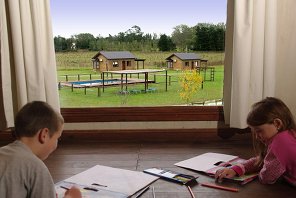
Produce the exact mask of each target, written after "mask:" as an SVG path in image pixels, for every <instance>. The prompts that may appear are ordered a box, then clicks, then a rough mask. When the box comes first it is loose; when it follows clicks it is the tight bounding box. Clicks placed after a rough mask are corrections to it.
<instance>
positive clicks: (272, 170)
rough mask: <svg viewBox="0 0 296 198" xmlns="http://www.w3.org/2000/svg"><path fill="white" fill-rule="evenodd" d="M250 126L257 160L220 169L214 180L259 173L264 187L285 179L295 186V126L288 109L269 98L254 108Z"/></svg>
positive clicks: (250, 116) (256, 104) (278, 100)
mask: <svg viewBox="0 0 296 198" xmlns="http://www.w3.org/2000/svg"><path fill="white" fill-rule="evenodd" d="M247 124H248V126H249V127H250V128H251V130H252V133H253V144H254V149H255V153H256V157H253V158H251V159H249V160H247V161H246V162H244V163H243V164H238V165H235V166H232V167H230V168H224V169H220V170H218V171H217V172H216V174H215V178H216V179H217V180H218V181H220V182H221V181H222V179H223V178H232V177H234V176H241V175H244V174H245V173H253V172H259V175H258V176H259V180H260V182H261V183H263V184H273V183H275V182H276V181H277V180H278V179H279V178H281V177H283V178H284V179H286V180H287V181H288V182H289V183H290V184H292V185H294V186H296V132H295V131H296V125H295V121H294V119H293V116H292V113H291V112H290V110H289V109H288V107H287V106H286V105H285V104H284V103H283V102H282V101H281V100H280V99H277V98H273V97H267V98H265V99H263V100H262V101H260V102H257V103H255V104H254V105H253V106H252V110H251V112H250V113H249V115H248V117H247Z"/></svg>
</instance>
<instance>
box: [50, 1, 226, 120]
mask: <svg viewBox="0 0 296 198" xmlns="http://www.w3.org/2000/svg"><path fill="white" fill-rule="evenodd" d="M50 1H51V3H52V4H54V5H55V6H51V11H52V12H56V11H57V10H60V9H61V7H63V6H68V5H67V3H66V5H63V4H64V2H61V1H58V0H50ZM81 2H83V3H84V4H88V3H89V2H88V1H82V0H81ZM112 2H113V1H111V2H109V4H112ZM222 2H223V4H222V6H224V9H225V10H224V13H225V15H226V0H224V1H222ZM106 3H108V2H106ZM117 3H118V2H117ZM219 3H220V1H219ZM120 4H121V3H120ZM143 4H145V3H143ZM149 4H152V5H158V3H157V4H153V3H149ZM217 4H218V1H217ZM73 6H74V7H75V6H78V5H76V3H75V5H73ZM122 6H123V5H122ZM144 6H149V5H148V4H145V5H144ZM197 6H198V7H200V5H197ZM78 7H79V6H78ZM93 7H96V6H93ZM141 7H143V5H141ZM161 7H162V6H160V5H159V8H161ZM82 9H86V8H82V7H80V10H79V12H84V11H83V10H82ZM89 9H90V8H89ZM89 9H86V10H87V11H86V12H89V13H91V11H90V10H89ZM133 9H135V8H134V7H133ZM195 9H196V8H195ZM210 9H212V7H211V8H210ZM140 10H141V9H140ZM147 10H149V9H147ZM73 12H74V11H73ZM131 13H132V12H131ZM187 13H189V11H187ZM192 13H196V12H192ZM76 14H77V11H76ZM86 15H87V14H85V15H84V16H83V17H85V16H86ZM55 17H57V18H55ZM121 17H123V16H121ZM223 17H224V18H222V19H221V20H222V22H223V20H225V16H223ZM70 18H71V17H70ZM91 18H93V17H91ZM91 18H90V19H85V20H83V21H84V23H85V22H86V21H88V20H91ZM191 18H192V17H189V16H188V17H187V19H188V20H189V19H191ZM53 19H55V20H54V21H56V20H57V19H59V20H62V19H63V20H64V17H61V16H55V15H53ZM109 19H110V20H111V19H112V17H110V16H109V15H106V17H105V18H104V20H106V21H108V20H109ZM72 20H73V21H75V19H74V18H72ZM81 20H82V19H81ZM117 21H124V20H117ZM139 21H141V20H139ZM116 23H118V22H116V21H115V22H113V23H110V24H112V26H110V27H109V26H103V25H100V28H99V29H97V30H96V31H95V32H91V34H92V35H93V36H94V37H95V38H96V39H97V40H96V43H94V42H92V47H94V46H96V45H97V46H99V48H98V49H97V50H94V51H86V53H89V54H88V55H87V56H88V57H91V56H94V55H95V54H96V53H97V52H98V51H100V50H105V49H108V47H110V49H111V48H112V49H114V46H116V42H113V43H106V41H107V40H108V39H109V40H111V39H112V38H114V37H115V36H118V38H119V36H121V34H120V33H124V34H129V33H130V35H141V34H142V33H143V34H142V35H143V36H145V34H146V33H150V34H152V35H153V32H146V30H145V31H144V27H143V26H142V25H141V24H140V22H139V26H133V27H127V28H126V29H124V28H123V29H121V30H120V31H117V32H114V33H112V32H111V31H112V28H113V27H115V26H116ZM197 23H198V22H196V24H197ZM69 24H70V23H69ZM89 24H90V25H92V23H91V22H90V21H89ZM182 24H183V23H182ZM184 24H187V21H186V20H185V21H184ZM188 24H189V22H188ZM192 24H193V25H195V24H194V23H192ZM165 25H167V24H166V22H162V26H165ZM178 25H181V24H179V23H176V26H178ZM193 25H188V26H189V27H192V26H193ZM75 27H79V24H76V25H75ZM102 27H104V28H102ZM121 27H123V26H121ZM142 27H143V30H142V29H141V28H142ZM53 28H54V29H58V28H62V29H63V28H64V27H62V26H56V27H55V22H53ZM84 28H85V27H82V26H81V30H80V31H79V30H76V31H75V34H77V33H79V32H81V33H83V32H88V29H87V28H85V29H84ZM173 28H174V27H171V32H170V33H166V34H167V35H170V34H171V33H172V31H173ZM65 29H67V28H66V26H65ZM68 29H70V28H68ZM103 29H104V30H109V31H110V32H109V34H106V33H102V34H103V35H101V31H103ZM158 29H160V26H159V28H155V29H154V30H155V31H156V34H158V37H159V34H160V33H158V32H157V31H159V32H161V31H160V30H158ZM54 32H55V31H54ZM137 33H140V34H137ZM54 34H55V33H54ZM55 35H57V34H55ZM55 35H54V36H55ZM61 36H68V38H70V37H71V34H70V35H63V34H61ZM102 37H103V38H106V40H105V39H101V38H102ZM147 38H149V37H147ZM153 42H154V43H153ZM109 44H110V45H109ZM111 44H112V45H111ZM181 44H182V43H181ZM181 44H180V46H178V47H180V49H183V50H184V51H185V50H188V51H190V49H189V48H190V46H182V45H181ZM125 45H130V46H132V45H134V46H136V45H137V42H136V40H133V42H131V41H129V42H126V43H125ZM155 46H157V43H155V41H154V40H151V43H150V44H149V47H151V48H152V47H155ZM80 47H81V46H79V45H78V44H77V43H76V49H79V48H80ZM123 47H124V46H123ZM141 47H142V48H143V47H145V46H139V49H142V48H141ZM182 47H183V48H182ZM115 50H117V49H115ZM78 51H79V50H78ZM144 51H145V49H144ZM174 52H175V50H174V51H171V52H168V53H166V52H163V54H164V55H163V57H164V58H162V61H159V62H155V61H154V60H153V59H152V60H150V59H151V57H148V58H146V57H142V54H138V52H137V51H136V53H135V55H136V57H137V58H140V59H142V58H143V59H146V60H145V67H146V66H149V64H148V62H149V61H150V63H151V64H150V65H153V66H155V68H156V69H170V68H171V69H172V70H170V71H173V70H174V71H175V73H180V68H178V67H181V65H180V64H179V63H178V64H179V65H177V63H176V65H175V63H170V64H167V62H166V61H165V58H167V57H168V56H170V55H171V54H172V53H174ZM158 54H160V53H158ZM59 55H60V54H57V57H58V58H57V61H60V62H59V63H58V64H57V66H58V69H59V66H61V65H62V62H63V61H64V60H59ZM76 55H77V56H76V57H73V58H72V59H71V60H70V61H69V62H71V63H72V65H77V67H79V68H80V69H81V68H83V67H88V65H89V63H88V62H87V61H89V60H87V59H86V61H85V63H79V61H78V60H77V59H78V58H79V56H81V57H82V56H84V55H80V54H79V55H78V54H76ZM211 55H213V56H215V54H214V53H212V54H211ZM223 56H224V54H223V52H221V53H219V57H221V59H220V60H218V61H217V62H219V63H218V64H221V63H223V58H222V57H223ZM76 58H77V59H76ZM61 59H63V58H61ZM69 59H70V58H69ZM215 61H216V60H215ZM212 62H213V61H211V60H210V61H209V63H212ZM72 65H70V66H65V67H68V68H71V69H73V68H72ZM108 65H109V67H108ZM110 65H111V63H109V62H104V63H102V64H101V63H100V64H99V67H98V65H95V66H94V67H95V68H97V69H100V70H101V69H102V70H103V69H106V70H107V71H109V70H110V69H112V68H118V67H120V66H119V62H118V61H112V67H110ZM167 65H169V68H167ZM185 65H186V67H189V66H190V64H189V62H186V63H185ZM126 66H127V67H129V68H128V69H133V68H137V67H139V68H140V69H141V67H142V66H138V65H137V64H136V63H133V62H132V61H126ZM175 67H176V68H175ZM145 69H146V68H145ZM71 72H73V71H71ZM65 73H66V72H65V70H64V69H61V70H59V71H58V75H59V74H65ZM83 73H87V72H85V71H83ZM175 73H171V74H169V76H168V78H167V80H168V81H169V79H170V83H172V84H173V85H172V84H170V85H169V82H168V84H167V86H168V90H169V91H170V93H171V92H172V93H177V91H178V89H177V88H174V89H173V88H172V86H174V84H176V83H177V82H176V81H177V78H176V77H175V76H176V75H175ZM75 75H76V74H73V77H72V80H76V77H75ZM216 75H222V76H220V77H221V78H223V70H216ZM99 76H100V74H99V73H97V72H93V76H92V77H91V78H93V79H94V78H99ZM110 76H111V75H110ZM215 77H216V76H215ZM85 78H88V76H87V75H85ZM108 78H109V77H108ZM112 78H120V76H116V75H113V76H112ZM131 78H138V76H137V75H132V76H131ZM140 78H141V75H140ZM154 78H155V79H154ZM215 79H219V78H215ZM82 80H84V79H82ZM85 80H86V79H85ZM149 80H151V81H154V80H155V81H156V82H157V83H156V84H153V83H149V84H148V86H159V88H158V87H157V90H158V91H157V92H156V93H148V94H147V97H148V96H149V99H148V100H152V99H154V98H156V96H157V95H159V94H160V93H164V94H165V86H166V85H165V83H164V81H165V76H164V75H163V74H161V75H157V74H151V75H149ZM206 83H208V84H209V85H211V84H210V82H206ZM212 84H213V83H212ZM141 85H142V86H141ZM66 89H67V88H65V89H64V90H62V91H61V92H63V91H65V92H67V93H70V91H69V90H70V89H69V90H66ZM108 89H109V88H106V90H107V91H106V90H105V92H104V93H102V91H101V94H102V97H101V98H98V97H97V90H96V89H90V88H86V96H85V95H84V90H82V89H75V90H74V92H75V93H79V94H81V95H82V96H84V99H81V98H76V95H75V96H73V98H71V99H69V98H61V105H62V107H63V109H62V112H64V113H65V115H69V116H70V117H71V116H73V115H75V114H73V111H74V112H75V111H76V109H75V108H73V107H75V106H72V105H70V106H69V105H64V104H65V103H64V101H69V100H71V101H73V103H74V102H76V104H79V103H83V104H84V105H87V104H90V103H89V101H88V100H89V99H90V98H92V100H93V101H95V103H99V102H100V101H102V100H105V99H106V98H107V100H109V99H108V94H110V93H111V92H112V93H113V94H114V95H115V96H116V97H117V99H118V100H119V102H118V104H115V105H114V104H110V105H109V106H98V107H95V108H94V107H93V106H92V107H91V108H90V109H88V108H89V107H88V106H81V107H83V108H85V110H86V111H85V115H86V116H85V117H84V118H85V119H88V120H92V119H96V120H104V119H105V118H106V116H88V115H94V114H95V115H98V114H100V113H98V112H96V111H100V112H105V111H107V112H108V113H110V112H111V113H110V114H113V113H115V114H116V116H117V115H121V113H123V112H125V113H126V112H131V113H130V114H129V115H128V116H126V117H123V116H119V117H121V118H119V117H118V118H110V119H115V120H116V119H118V120H125V119H127V120H137V119H140V118H139V114H141V115H142V114H144V115H145V112H146V110H147V115H146V116H147V117H149V119H152V120H153V119H155V120H164V119H170V120H174V119H176V118H174V115H175V114H174V112H171V113H170V114H168V115H166V116H165V117H162V116H161V113H163V112H165V111H167V110H165V109H167V108H162V106H170V105H175V104H173V103H165V101H168V99H171V98H173V97H172V96H171V95H169V94H168V95H166V96H165V98H164V99H163V100H159V101H158V103H159V107H158V106H155V105H154V104H152V106H149V105H148V106H146V105H144V106H141V104H140V103H137V105H136V106H135V107H130V106H128V105H127V104H125V103H124V102H125V100H127V101H132V100H133V98H136V97H139V95H136V94H135V95H132V94H130V95H128V96H121V95H118V94H117V93H118V91H116V89H115V87H111V86H110V89H109V90H111V91H110V92H108ZM127 89H136V90H141V89H143V84H138V85H134V84H133V85H131V86H130V87H129V86H128V88H127ZM79 91H80V92H79ZM220 91H221V93H220V95H222V87H221V88H220ZM153 94H154V95H153ZM142 95H143V94H142ZM207 95H211V94H210V93H209V92H206V91H205V92H204V93H203V95H202V96H200V97H201V98H205V97H206V96H207ZM124 97H129V98H127V99H126V98H124ZM132 97H133V98H132ZM211 99H221V97H220V98H214V97H213V98H211ZM174 100H179V99H178V98H175V99H174ZM110 101H111V99H110ZM215 102H216V101H214V103H213V104H214V105H215ZM119 103H121V104H119ZM179 104H180V103H179ZM216 104H217V103H216ZM77 107H79V106H77ZM101 107H104V108H103V110H102V109H101ZM118 107H120V108H118ZM179 108H180V109H179ZM183 108H184V109H186V111H187V112H188V109H194V110H193V111H196V112H199V111H200V110H201V108H202V109H203V111H204V109H211V110H210V111H211V112H215V113H217V112H219V111H220V109H219V108H220V107H213V108H214V109H215V110H213V108H212V107H207V106H204V107H191V106H190V107H188V108H185V107H184V105H181V106H179V107H170V109H172V110H175V111H176V112H179V113H180V115H181V114H184V119H185V120H190V119H195V118H194V116H192V118H189V117H190V116H187V115H186V116H185V114H186V112H183V110H181V109H183ZM98 109H99V110H98ZM218 109H219V110H218ZM79 111H82V112H84V109H79ZM67 112H72V113H71V115H70V114H67ZM95 112H96V113H95ZM148 112H149V113H151V112H155V113H156V114H157V115H158V116H149V115H148V114H149V113H148ZM204 112H206V111H204ZM137 113H139V114H137ZM156 114H155V115H156ZM113 115H114V114H113ZM116 116H115V117H116ZM66 117H67V116H66ZM140 117H141V116H140ZM84 118H81V116H80V118H79V119H84ZM67 119H70V118H69V117H68V118H67ZM71 119H72V120H73V119H75V118H73V117H72V118H71ZM143 119H144V118H143ZM177 119H182V118H177Z"/></svg>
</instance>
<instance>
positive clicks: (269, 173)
mask: <svg viewBox="0 0 296 198" xmlns="http://www.w3.org/2000/svg"><path fill="white" fill-rule="evenodd" d="M295 156H296V137H295V135H294V134H293V132H291V131H283V132H280V133H278V134H277V135H275V136H274V137H273V139H272V140H271V141H270V143H269V145H268V150H267V154H266V156H265V158H264V164H263V167H257V166H255V163H256V161H257V158H256V157H253V158H251V159H249V160H247V161H246V162H244V163H243V164H241V165H237V166H233V167H232V169H233V170H234V171H236V172H237V173H238V175H243V174H245V173H251V172H257V171H259V179H260V181H261V182H262V183H265V184H272V183H274V182H276V181H277V179H279V178H280V177H281V176H283V177H284V178H285V179H286V180H287V181H288V182H289V183H291V184H292V185H294V186H296V157H295Z"/></svg>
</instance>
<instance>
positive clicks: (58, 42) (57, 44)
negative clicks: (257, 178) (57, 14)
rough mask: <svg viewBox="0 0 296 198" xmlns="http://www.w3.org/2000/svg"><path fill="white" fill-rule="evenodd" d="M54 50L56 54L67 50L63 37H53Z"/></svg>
mask: <svg viewBox="0 0 296 198" xmlns="http://www.w3.org/2000/svg"><path fill="white" fill-rule="evenodd" d="M53 40H54V49H55V51H56V52H61V51H65V50H67V49H68V48H67V41H66V39H65V38H64V37H61V36H57V37H54V39H53Z"/></svg>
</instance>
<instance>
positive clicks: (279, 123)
mask: <svg viewBox="0 0 296 198" xmlns="http://www.w3.org/2000/svg"><path fill="white" fill-rule="evenodd" d="M273 124H274V126H275V127H276V128H277V130H280V129H282V127H283V122H282V120H281V119H279V118H276V119H274V120H273Z"/></svg>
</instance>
